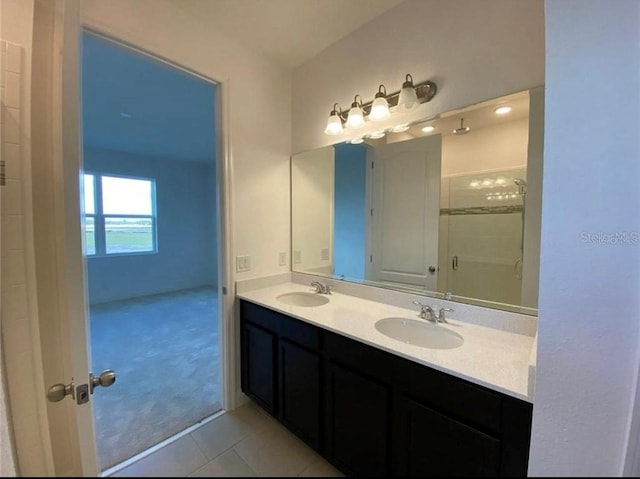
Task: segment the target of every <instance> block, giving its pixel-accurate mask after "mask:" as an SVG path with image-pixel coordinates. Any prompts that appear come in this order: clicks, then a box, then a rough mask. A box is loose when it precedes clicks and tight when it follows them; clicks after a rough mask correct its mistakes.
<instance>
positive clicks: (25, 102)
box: [0, 0, 51, 476]
mask: <svg viewBox="0 0 640 479" xmlns="http://www.w3.org/2000/svg"><path fill="white" fill-rule="evenodd" d="M0 11H1V15H0V16H1V24H0V38H2V39H3V40H6V41H8V42H11V43H12V44H14V46H13V48H12V51H13V56H14V59H15V55H16V54H18V55H19V63H18V64H16V63H15V62H14V61H12V63H13V66H12V67H11V70H12V74H13V81H11V82H9V83H10V84H11V87H9V84H8V85H7V92H6V93H9V91H8V90H9V89H10V88H12V89H14V93H15V89H16V88H18V89H19V94H18V98H14V100H12V101H11V102H8V103H6V104H5V105H3V112H2V114H3V122H4V123H3V136H4V138H3V142H2V159H3V160H5V162H6V174H7V185H6V186H4V187H1V194H2V212H1V214H0V216H1V218H2V261H1V263H2V270H1V271H0V274H1V275H2V281H1V282H0V284H1V287H0V289H1V293H2V298H1V304H2V308H0V310H1V313H0V314H1V317H0V320H1V321H2V348H3V349H2V360H3V361H4V364H3V365H2V366H3V368H5V366H6V369H4V372H6V374H7V376H6V385H7V386H8V398H9V407H10V412H11V416H12V417H11V421H10V424H11V426H12V432H13V438H14V440H15V446H16V458H17V465H16V466H17V469H18V470H17V473H18V474H20V475H24V476H43V475H47V474H51V471H48V470H47V465H48V464H49V462H48V461H50V457H51V451H50V449H49V448H48V443H47V442H46V437H44V436H41V435H40V433H41V430H42V431H46V411H45V408H46V404H45V398H44V397H43V395H42V394H41V393H40V389H39V385H40V384H42V382H43V380H42V368H41V361H42V360H41V354H40V344H39V329H38V315H37V306H36V297H35V266H34V257H33V219H32V213H31V211H32V202H31V161H30V160H31V143H30V139H31V95H30V93H31V92H30V90H31V55H32V42H33V40H32V35H33V15H34V2H33V1H32V0H0ZM18 70H19V71H18ZM9 96H14V95H13V94H11V95H9ZM4 379H5V378H3V380H4ZM3 413H4V411H0V414H3ZM41 428H44V429H41ZM47 436H48V433H47ZM8 446H9V445H8V444H3V448H2V457H0V460H1V461H2V468H0V470H1V471H2V472H1V475H12V473H13V472H14V471H13V470H12V469H13V464H12V461H11V458H10V457H6V454H9V452H8V451H7V449H8ZM5 467H6V469H5Z"/></svg>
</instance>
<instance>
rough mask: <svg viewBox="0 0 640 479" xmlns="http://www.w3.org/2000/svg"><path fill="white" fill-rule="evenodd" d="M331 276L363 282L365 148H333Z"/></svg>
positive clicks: (365, 208)
mask: <svg viewBox="0 0 640 479" xmlns="http://www.w3.org/2000/svg"><path fill="white" fill-rule="evenodd" d="M334 158H335V192H334V195H335V212H334V223H335V227H334V238H333V241H334V243H333V244H334V250H333V260H334V275H336V276H338V277H340V276H342V275H344V277H345V278H349V279H360V280H363V279H364V266H365V257H366V227H367V222H366V215H367V198H366V191H367V184H366V175H367V147H366V146H365V145H347V144H340V145H336V146H335V147H334Z"/></svg>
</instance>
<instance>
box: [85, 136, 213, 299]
mask: <svg viewBox="0 0 640 479" xmlns="http://www.w3.org/2000/svg"><path fill="white" fill-rule="evenodd" d="M84 168H85V171H87V172H96V173H112V174H116V175H131V176H142V177H148V178H154V179H155V180H156V207H157V209H156V211H157V225H158V226H157V228H158V230H157V238H158V252H157V253H155V254H139V255H123V256H111V257H89V258H88V259H87V265H88V283H89V301H90V303H91V304H96V303H102V302H106V301H114V300H119V299H125V298H133V297H137V296H144V295H148V294H157V293H164V292H168V291H175V290H180V289H187V288H194V287H198V286H205V285H206V286H217V267H218V265H217V237H216V233H215V225H216V195H215V191H216V176H215V168H214V164H213V161H211V162H210V164H206V163H201V162H192V161H184V160H171V159H167V158H151V157H148V156H142V155H135V154H132V153H123V152H117V151H112V150H104V149H97V148H91V147H85V150H84Z"/></svg>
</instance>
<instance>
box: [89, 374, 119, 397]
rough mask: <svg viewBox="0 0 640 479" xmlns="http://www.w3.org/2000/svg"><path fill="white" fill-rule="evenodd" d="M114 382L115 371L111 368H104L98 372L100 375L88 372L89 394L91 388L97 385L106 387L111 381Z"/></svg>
mask: <svg viewBox="0 0 640 479" xmlns="http://www.w3.org/2000/svg"><path fill="white" fill-rule="evenodd" d="M115 382H116V372H115V371H114V370H113V369H105V370H104V371H102V372H101V373H100V376H94V375H93V373H90V374H89V385H90V388H91V389H90V391H91V394H93V389H94V388H96V387H97V386H102V387H103V388H108V387H109V386H111V385H112V384H113V383H115Z"/></svg>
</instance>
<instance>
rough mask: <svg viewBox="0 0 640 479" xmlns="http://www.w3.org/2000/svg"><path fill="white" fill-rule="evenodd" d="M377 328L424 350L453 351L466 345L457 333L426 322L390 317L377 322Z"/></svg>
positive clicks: (387, 334) (389, 335)
mask: <svg viewBox="0 0 640 479" xmlns="http://www.w3.org/2000/svg"><path fill="white" fill-rule="evenodd" d="M375 326H376V329H377V330H378V331H380V332H381V333H382V334H384V335H385V336H388V337H390V338H393V339H396V340H398V341H402V342H403V343H407V344H413V345H415V346H422V347H423V348H432V349H453V348H457V347H460V346H462V344H463V343H464V338H463V337H462V336H460V335H459V334H458V333H456V332H455V331H451V330H450V329H447V328H445V327H443V326H440V325H437V324H433V323H428V322H427V321H425V320H417V319H409V318H401V317H390V318H383V319H380V320H378V321H376V324H375Z"/></svg>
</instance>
